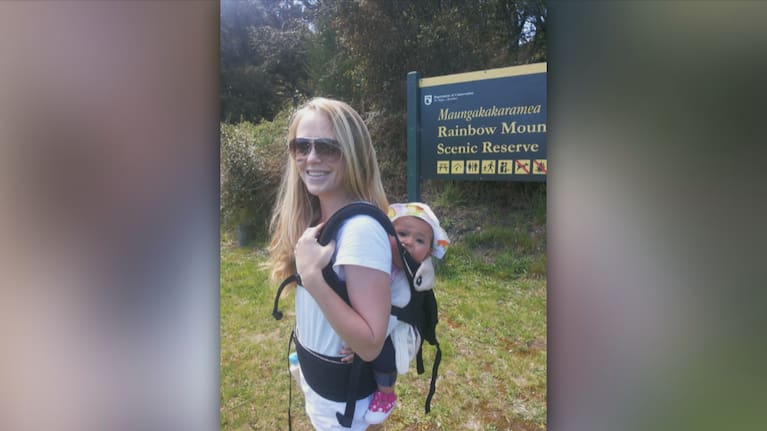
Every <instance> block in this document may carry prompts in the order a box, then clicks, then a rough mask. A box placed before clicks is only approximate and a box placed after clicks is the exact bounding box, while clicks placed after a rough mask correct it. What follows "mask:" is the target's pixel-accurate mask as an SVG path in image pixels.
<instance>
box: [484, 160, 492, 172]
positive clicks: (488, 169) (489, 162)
mask: <svg viewBox="0 0 767 431" xmlns="http://www.w3.org/2000/svg"><path fill="white" fill-rule="evenodd" d="M482 173H483V174H494V173H495V160H483V161H482Z"/></svg>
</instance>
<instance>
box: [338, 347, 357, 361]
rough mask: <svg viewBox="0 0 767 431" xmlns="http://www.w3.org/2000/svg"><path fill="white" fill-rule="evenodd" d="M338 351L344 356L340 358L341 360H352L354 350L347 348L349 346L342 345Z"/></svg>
mask: <svg viewBox="0 0 767 431" xmlns="http://www.w3.org/2000/svg"><path fill="white" fill-rule="evenodd" d="M338 353H340V354H342V355H344V357H343V358H341V362H352V361H353V360H354V351H353V350H352V349H351V348H349V346H344V348H343V349H341V351H340V352H338Z"/></svg>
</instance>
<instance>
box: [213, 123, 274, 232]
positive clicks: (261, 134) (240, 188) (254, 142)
mask: <svg viewBox="0 0 767 431" xmlns="http://www.w3.org/2000/svg"><path fill="white" fill-rule="evenodd" d="M286 127H287V113H282V114H280V115H278V116H277V117H276V118H275V120H274V121H272V122H266V121H265V122H262V123H259V124H258V125H255V124H252V123H249V122H247V121H244V122H240V123H238V124H227V123H221V159H220V168H221V202H220V205H221V208H220V209H221V222H222V227H223V228H224V229H227V230H228V229H237V228H238V226H239V229H240V233H242V231H243V229H245V231H247V232H248V237H261V236H263V234H265V233H266V231H267V227H268V217H269V214H270V212H271V209H272V206H273V204H274V198H275V193H276V191H277V188H278V187H279V181H280V176H281V170H282V166H283V164H284V161H285V154H286V152H285V136H286V133H287V130H286Z"/></svg>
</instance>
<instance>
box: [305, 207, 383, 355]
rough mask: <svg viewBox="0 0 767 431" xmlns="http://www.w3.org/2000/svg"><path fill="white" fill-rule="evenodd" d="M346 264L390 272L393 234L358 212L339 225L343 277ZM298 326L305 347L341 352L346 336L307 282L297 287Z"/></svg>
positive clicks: (337, 258) (337, 263) (337, 262)
mask: <svg viewBox="0 0 767 431" xmlns="http://www.w3.org/2000/svg"><path fill="white" fill-rule="evenodd" d="M344 265H357V266H362V267H366V268H372V269H377V270H379V271H382V272H384V273H386V274H389V271H390V270H391V267H392V257H391V245H390V243H389V236H388V234H387V233H386V231H385V230H384V228H383V227H381V225H380V224H379V223H378V222H377V221H376V220H375V219H374V218H372V217H370V216H366V215H358V216H354V217H352V218H350V219H349V220H347V221H346V222H345V223H344V224H343V225H342V226H341V228H340V229H339V231H338V234H337V235H336V251H335V264H334V265H333V269H334V270H335V272H336V274H338V277H339V278H340V279H341V280H346V277H345V274H344V268H343V266H344ZM296 327H297V329H298V331H297V332H298V336H299V339H300V340H301V344H303V345H304V346H305V347H307V348H309V349H311V350H313V351H315V352H317V353H321V354H323V355H328V356H340V355H339V351H340V350H341V348H342V347H343V344H344V342H343V340H341V337H339V336H338V334H336V331H335V330H334V329H333V327H332V326H330V323H329V322H328V321H327V319H325V316H324V315H323V314H322V310H321V309H320V307H319V305H317V302H316V301H315V300H314V298H313V297H312V295H310V294H309V292H308V291H307V290H306V289H304V288H303V286H298V288H297V290H296Z"/></svg>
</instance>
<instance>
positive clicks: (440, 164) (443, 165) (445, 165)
mask: <svg viewBox="0 0 767 431" xmlns="http://www.w3.org/2000/svg"><path fill="white" fill-rule="evenodd" d="M449 173H450V161H449V160H437V175H447V174H449Z"/></svg>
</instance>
